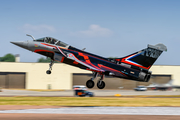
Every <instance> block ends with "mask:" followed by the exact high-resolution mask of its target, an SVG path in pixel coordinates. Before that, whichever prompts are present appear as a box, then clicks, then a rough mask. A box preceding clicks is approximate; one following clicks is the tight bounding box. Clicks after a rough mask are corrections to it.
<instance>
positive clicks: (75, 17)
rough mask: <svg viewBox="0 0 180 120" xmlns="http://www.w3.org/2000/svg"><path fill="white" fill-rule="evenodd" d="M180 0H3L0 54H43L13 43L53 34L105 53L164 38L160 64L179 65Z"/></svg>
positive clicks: (24, 57) (122, 52)
mask: <svg viewBox="0 0 180 120" xmlns="http://www.w3.org/2000/svg"><path fill="white" fill-rule="evenodd" d="M179 6H180V0H0V56H1V57H2V56H4V55H5V54H7V53H12V54H14V55H15V54H20V57H21V62H36V61H37V59H38V58H40V57H42V56H41V55H38V54H36V53H33V52H30V51H27V50H25V49H22V48H20V47H18V46H15V45H13V44H11V43H10V41H25V40H31V38H30V37H27V36H26V33H28V34H31V35H33V36H34V37H35V38H41V37H45V36H50V37H54V38H57V39H59V40H61V41H63V42H65V43H68V44H69V45H72V46H74V47H77V48H80V49H83V48H86V51H88V52H91V53H94V54H97V55H100V56H103V57H124V56H126V55H129V54H131V53H133V52H136V51H139V50H141V49H144V48H146V47H147V44H152V45H155V44H157V43H163V44H165V45H166V46H167V48H168V51H167V52H164V53H163V54H162V55H161V56H160V57H159V59H158V60H157V61H156V63H155V64H158V65H180V55H179V52H180V7H179Z"/></svg>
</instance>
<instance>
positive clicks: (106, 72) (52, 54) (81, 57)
mask: <svg viewBox="0 0 180 120" xmlns="http://www.w3.org/2000/svg"><path fill="white" fill-rule="evenodd" d="M27 36H30V37H32V38H33V40H31V41H29V40H28V41H24V42H11V43H13V44H15V45H17V46H19V47H22V48H24V49H27V50H30V51H33V52H35V53H38V54H41V55H44V56H46V57H49V58H51V62H50V64H49V69H48V70H47V71H46V73H47V74H51V70H52V66H53V63H54V61H58V62H61V63H65V64H69V65H72V66H75V67H79V68H81V69H84V70H90V71H92V73H93V77H92V78H91V79H90V80H88V81H87V82H86V86H87V87H88V88H93V87H94V84H95V83H94V81H93V80H94V79H95V78H96V77H97V76H100V79H99V80H98V82H97V87H98V88H99V89H103V88H104V87H105V82H104V81H103V78H104V76H114V77H119V78H124V79H130V80H135V81H140V82H148V81H149V79H150V77H151V74H152V72H151V71H149V69H150V67H151V66H152V65H153V63H154V62H155V61H156V59H157V58H158V57H159V56H160V55H161V53H162V52H163V51H167V48H166V46H165V45H163V44H157V45H148V47H147V48H145V49H143V50H140V51H138V52H135V53H133V54H130V55H128V56H126V57H122V58H116V59H110V58H105V57H101V56H98V55H95V54H92V53H89V52H86V51H84V50H80V49H78V48H75V47H73V46H71V45H68V44H66V43H64V42H62V41H60V40H57V39H55V38H52V37H43V38H40V39H34V37H33V36H31V35H27Z"/></svg>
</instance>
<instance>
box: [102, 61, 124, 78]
mask: <svg viewBox="0 0 180 120" xmlns="http://www.w3.org/2000/svg"><path fill="white" fill-rule="evenodd" d="M98 66H99V67H100V68H101V67H105V68H106V69H110V70H112V71H116V72H119V73H121V74H123V75H124V76H126V77H127V75H125V74H124V73H122V72H120V71H118V70H116V69H113V68H110V67H107V66H104V65H101V64H98Z"/></svg>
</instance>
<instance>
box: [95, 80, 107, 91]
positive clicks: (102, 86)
mask: <svg viewBox="0 0 180 120" xmlns="http://www.w3.org/2000/svg"><path fill="white" fill-rule="evenodd" d="M97 87H98V88H99V89H103V88H104V87H105V82H104V81H101V80H99V81H98V82H97Z"/></svg>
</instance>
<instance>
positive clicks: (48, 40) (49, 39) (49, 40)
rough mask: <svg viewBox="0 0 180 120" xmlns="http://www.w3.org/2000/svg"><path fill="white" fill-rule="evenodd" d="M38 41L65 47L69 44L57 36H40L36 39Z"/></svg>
mask: <svg viewBox="0 0 180 120" xmlns="http://www.w3.org/2000/svg"><path fill="white" fill-rule="evenodd" d="M34 41H36V42H45V43H48V44H52V45H58V46H61V47H65V48H67V47H68V46H69V45H68V44H66V43H64V42H62V41H60V40H57V39H55V38H52V37H44V38H39V39H36V40H34Z"/></svg>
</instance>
